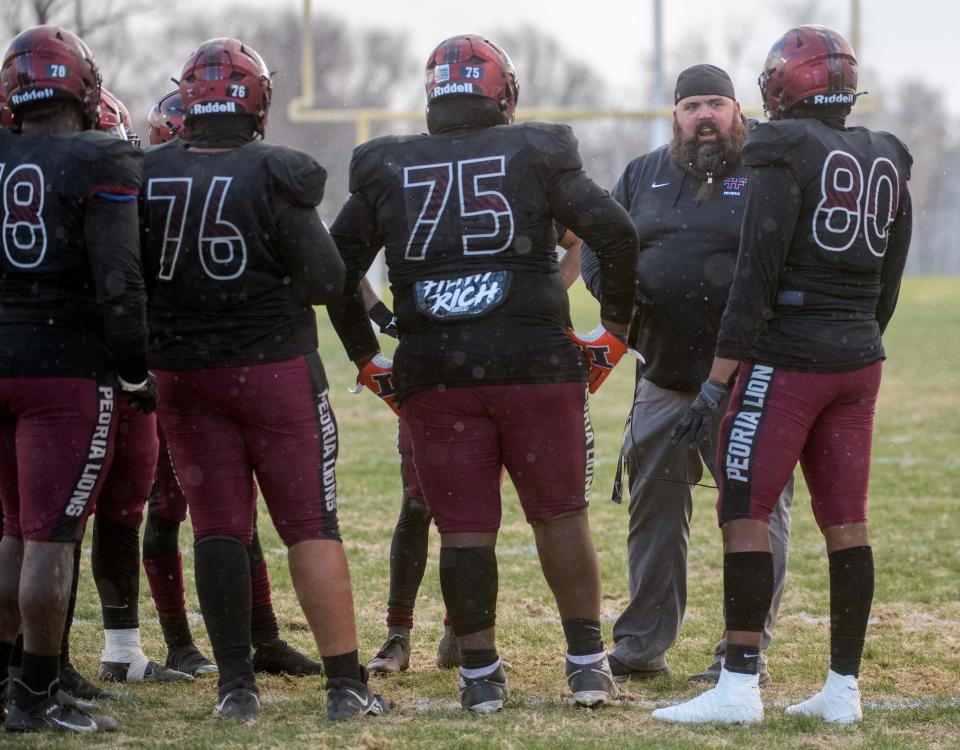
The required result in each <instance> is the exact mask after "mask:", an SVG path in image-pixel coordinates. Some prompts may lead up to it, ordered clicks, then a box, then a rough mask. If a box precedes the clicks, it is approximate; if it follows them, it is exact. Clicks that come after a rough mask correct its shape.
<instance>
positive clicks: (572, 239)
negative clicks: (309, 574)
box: [360, 226, 582, 673]
mask: <svg viewBox="0 0 960 750" xmlns="http://www.w3.org/2000/svg"><path fill="white" fill-rule="evenodd" d="M557 244H558V245H559V246H560V247H562V248H563V250H564V254H563V257H562V258H561V259H560V262H559V263H558V269H559V272H560V276H561V277H562V279H563V284H564V286H565V287H566V288H569V287H570V285H571V284H573V282H575V281H576V280H577V279H578V278H579V276H580V248H581V245H582V242H581V241H580V238H579V237H577V236H576V235H575V234H574V233H573V232H571V231H569V230H568V229H565V228H563V227H561V226H558V227H557ZM360 286H361V293H362V295H363V303H364V305H365V306H366V308H367V314H368V315H369V316H370V320H372V321H373V322H374V323H376V324H377V327H379V329H380V333H383V334H385V335H387V336H390V337H392V338H397V316H396V315H394V314H393V311H392V310H391V309H390V308H388V307H387V306H386V305H385V304H384V303H383V301H382V300H381V299H380V297H379V296H378V295H377V293H376V291H374V289H373V285H372V284H371V283H370V282H369V281H368V280H367V278H366V277H364V278H363V280H362V281H361V282H360ZM397 448H398V450H399V452H400V482H401V486H402V488H403V498H402V500H401V502H400V516H399V518H397V524H396V526H395V527H394V529H393V539H392V541H391V543H390V593H389V597H388V599H387V618H386V619H387V640H386V642H385V643H384V644H383V646H382V647H381V649H380V650H379V651H378V652H377V655H376V656H375V657H374V658H373V659H371V660H370V662H369V663H368V664H367V669H369V670H370V671H371V672H381V673H391V672H403V671H405V670H406V669H407V668H408V667H409V666H410V631H411V630H412V629H413V609H414V605H415V604H416V600H417V592H418V591H419V590H420V582H421V581H422V580H423V573H424V570H425V569H426V565H427V549H428V540H429V536H430V521H431V516H430V509H429V508H428V507H427V504H426V501H425V500H424V499H423V490H422V489H421V487H420V480H419V478H418V477H417V467H416V465H415V462H414V458H413V444H412V443H411V441H410V430H409V429H407V427H406V426H405V425H404V424H403V420H400V421H399V422H398V429H397ZM435 661H436V665H437V666H438V667H440V668H441V669H452V668H453V667H459V666H460V648H459V647H458V646H457V638H456V635H454V633H453V628H452V627H451V625H450V618H449V617H448V616H446V615H445V616H444V618H443V637H442V638H441V639H440V642H439V643H438V644H437V655H436V659H435Z"/></svg>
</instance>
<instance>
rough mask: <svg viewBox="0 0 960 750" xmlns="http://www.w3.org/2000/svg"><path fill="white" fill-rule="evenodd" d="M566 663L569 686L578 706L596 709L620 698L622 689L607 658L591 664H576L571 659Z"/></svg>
mask: <svg viewBox="0 0 960 750" xmlns="http://www.w3.org/2000/svg"><path fill="white" fill-rule="evenodd" d="M565 661H566V668H565V670H564V671H565V672H566V675H567V684H568V685H569V686H570V692H571V693H573V699H574V700H575V701H576V702H577V704H578V705H580V706H585V707H586V708H594V707H597V706H601V705H603V704H604V703H608V702H610V701H615V700H617V698H619V697H620V688H618V687H617V683H616V681H615V680H614V679H613V674H611V672H610V665H609V664H608V663H607V657H605V656H604V657H603V658H601V659H597V660H596V661H595V662H592V663H590V664H574V663H573V662H572V661H570V659H569V658H567V659H566V660H565Z"/></svg>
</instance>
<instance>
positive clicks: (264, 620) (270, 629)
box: [250, 604, 280, 647]
mask: <svg viewBox="0 0 960 750" xmlns="http://www.w3.org/2000/svg"><path fill="white" fill-rule="evenodd" d="M279 637H280V628H279V626H278V625H277V615H276V613H275V612H274V611H273V605H272V604H262V605H260V606H259V607H254V608H253V609H252V610H251V614H250V638H251V642H252V643H253V645H254V647H257V646H262V645H263V644H265V643H270V642H271V641H275V640H277V638H279Z"/></svg>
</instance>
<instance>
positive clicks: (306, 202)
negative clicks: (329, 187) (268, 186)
mask: <svg viewBox="0 0 960 750" xmlns="http://www.w3.org/2000/svg"><path fill="white" fill-rule="evenodd" d="M268 149H269V150H268V151H267V155H266V159H265V161H266V164H267V169H268V170H270V176H271V177H272V178H273V182H274V184H275V185H276V187H277V189H278V190H279V191H280V193H281V195H283V197H284V198H285V199H286V200H287V201H289V202H290V203H292V204H293V205H295V206H304V207H307V208H312V207H314V206H319V205H320V201H321V200H323V191H324V188H325V187H326V184H327V171H326V170H325V169H324V168H323V167H321V166H320V165H319V164H317V162H316V160H314V158H313V157H311V156H309V155H308V154H305V153H303V152H302V151H297V150H296V149H292V148H288V147H287V146H273V145H271V146H269V147H268Z"/></svg>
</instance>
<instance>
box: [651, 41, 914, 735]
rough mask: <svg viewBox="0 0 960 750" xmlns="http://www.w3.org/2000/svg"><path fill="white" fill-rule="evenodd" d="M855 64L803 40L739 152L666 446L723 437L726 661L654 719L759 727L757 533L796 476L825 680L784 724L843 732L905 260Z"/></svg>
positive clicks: (866, 602) (762, 609) (890, 182)
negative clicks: (821, 725)
mask: <svg viewBox="0 0 960 750" xmlns="http://www.w3.org/2000/svg"><path fill="white" fill-rule="evenodd" d="M856 86H857V61H856V58H855V57H854V55H853V51H852V50H851V49H850V46H849V45H848V44H847V42H846V41H844V39H843V38H842V37H841V36H840V35H839V34H837V33H836V32H834V31H831V30H829V29H826V28H823V27H822V26H801V27H798V28H794V29H791V30H790V31H788V32H787V33H786V34H785V35H784V36H783V37H782V38H781V39H780V40H778V41H777V42H776V44H774V46H773V48H772V49H771V50H770V54H769V56H768V57H767V60H766V63H765V64H764V66H763V70H762V72H761V74H760V91H761V94H762V96H763V102H764V108H765V110H766V111H767V114H768V116H769V118H770V120H771V122H769V123H764V124H762V125H760V126H759V127H758V128H757V130H756V131H755V132H754V133H752V134H751V136H750V138H749V140H748V141H747V144H746V145H745V146H744V149H743V152H742V159H743V161H744V163H746V164H747V165H748V166H749V167H750V174H749V181H748V187H747V191H748V192H747V205H746V207H745V209H744V218H743V231H742V233H741V244H740V253H739V256H738V259H737V270H736V274H735V276H734V282H733V286H732V287H731V290H730V297H729V300H728V302H727V307H726V310H725V311H724V314H723V318H722V320H721V326H720V334H719V337H718V339H717V349H716V358H715V359H714V362H713V366H712V368H711V371H710V376H709V379H708V380H707V382H705V383H704V384H703V386H702V387H701V390H700V395H699V396H698V398H697V399H696V401H695V402H694V403H693V405H692V406H691V407H690V411H689V412H688V413H687V415H686V416H685V417H684V418H683V419H682V420H681V421H680V423H678V425H677V428H676V430H675V433H674V437H675V440H676V442H680V441H681V440H686V439H690V440H696V439H697V438H698V437H700V436H703V435H705V434H709V432H710V429H711V426H712V424H713V422H714V420H715V419H717V418H719V414H718V413H717V412H718V408H717V405H718V404H719V403H720V402H721V400H722V399H723V397H724V396H725V395H726V394H727V391H728V383H729V382H730V380H731V378H732V377H733V375H734V374H735V373H736V375H737V379H736V384H735V385H734V386H733V391H732V394H731V395H730V406H729V408H728V409H727V412H726V416H725V417H724V419H723V422H722V424H721V427H720V445H719V447H718V452H717V464H718V466H719V467H721V476H720V500H719V502H718V516H719V520H720V523H721V525H722V527H723V538H724V614H725V619H726V626H727V651H726V658H725V660H724V667H723V670H722V671H721V676H720V680H719V682H718V683H717V686H716V687H715V688H713V689H711V690H708V691H707V692H706V693H704V694H702V695H700V696H699V697H697V698H694V699H693V700H691V701H688V702H686V703H683V704H681V705H678V706H672V707H670V708H661V709H657V710H656V711H654V713H653V715H654V717H655V718H658V719H663V720H666V721H679V722H702V721H713V722H743V723H753V722H757V721H760V720H761V719H762V718H763V703H762V702H761V700H760V693H759V691H758V690H757V656H758V646H759V644H760V637H761V632H762V630H763V621H764V618H765V617H766V613H767V611H768V610H769V608H770V599H771V595H772V588H773V560H772V556H771V553H770V537H769V533H768V523H769V519H770V514H771V512H772V510H773V507H774V504H775V503H776V502H777V497H778V495H779V493H780V490H781V488H782V487H783V484H784V482H785V481H786V480H787V478H788V477H790V476H791V474H792V473H793V470H794V468H795V467H796V465H797V463H798V462H799V463H800V466H801V468H802V469H803V474H804V478H805V479H806V482H807V486H808V487H809V489H810V497H811V504H812V505H813V511H814V516H815V517H816V520H817V524H818V525H819V527H820V529H821V531H822V532H823V535H824V538H825V540H826V546H827V552H828V555H829V559H830V666H829V672H828V676H827V680H826V683H825V685H824V687H823V689H822V690H821V691H820V692H819V693H817V694H816V695H815V696H814V697H813V698H811V699H809V700H807V701H805V702H803V703H800V704H798V705H795V706H790V707H789V708H788V709H787V713H791V714H802V715H807V716H817V717H820V718H822V719H824V720H826V721H829V722H837V723H843V724H847V723H852V722H855V721H859V720H860V718H861V717H862V711H861V707H860V691H859V687H858V685H857V676H858V674H859V670H860V659H861V656H862V653H863V644H864V637H865V635H866V630H867V619H868V617H869V614H870V605H871V602H872V599H873V556H872V552H871V549H870V541H869V537H868V534H867V483H868V479H869V473H870V448H871V439H872V433H873V415H874V409H875V406H876V400H877V391H878V389H879V386H880V372H881V366H882V364H881V363H882V360H883V359H884V356H885V355H884V351H883V345H882V343H881V335H882V334H883V331H884V329H885V328H886V326H887V324H888V323H889V322H890V317H891V316H892V315H893V310H894V307H895V305H896V301H897V294H898V291H899V288H900V278H901V275H902V273H903V268H904V264H905V262H906V257H907V250H908V248H909V245H910V232H911V207H910V194H909V192H908V190H907V180H908V179H909V177H910V166H911V162H912V160H911V157H910V154H909V153H908V152H907V149H906V147H905V146H904V145H903V144H902V143H901V142H900V141H899V140H898V139H897V138H896V137H894V136H892V135H890V134H889V133H880V132H872V131H870V130H867V129H866V128H861V127H848V126H847V125H846V118H847V115H848V114H849V113H850V109H851V107H852V106H853V104H854V103H855V102H856V98H857V88H856Z"/></svg>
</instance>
